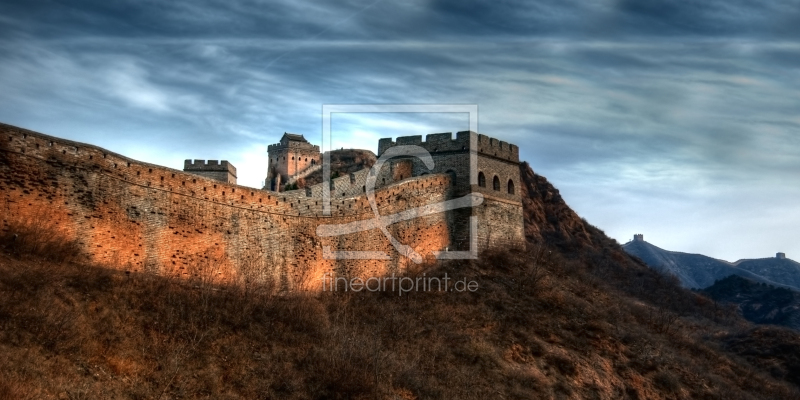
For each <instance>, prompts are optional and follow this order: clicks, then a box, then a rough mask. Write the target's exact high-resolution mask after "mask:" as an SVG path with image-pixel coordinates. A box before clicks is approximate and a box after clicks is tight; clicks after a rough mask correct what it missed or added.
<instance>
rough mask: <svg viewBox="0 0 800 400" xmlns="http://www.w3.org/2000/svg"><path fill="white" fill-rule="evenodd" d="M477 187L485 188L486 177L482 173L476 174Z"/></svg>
mask: <svg viewBox="0 0 800 400" xmlns="http://www.w3.org/2000/svg"><path fill="white" fill-rule="evenodd" d="M478 186H480V187H486V175H484V174H483V172H478Z"/></svg>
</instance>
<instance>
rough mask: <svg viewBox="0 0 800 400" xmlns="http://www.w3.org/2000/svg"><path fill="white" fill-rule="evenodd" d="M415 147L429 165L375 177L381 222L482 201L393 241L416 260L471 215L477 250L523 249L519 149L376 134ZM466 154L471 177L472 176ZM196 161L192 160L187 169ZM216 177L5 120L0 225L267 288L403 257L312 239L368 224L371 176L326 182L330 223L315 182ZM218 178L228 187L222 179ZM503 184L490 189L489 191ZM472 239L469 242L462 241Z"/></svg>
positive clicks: (126, 261) (155, 266) (371, 269)
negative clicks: (330, 229) (458, 201)
mask: <svg viewBox="0 0 800 400" xmlns="http://www.w3.org/2000/svg"><path fill="white" fill-rule="evenodd" d="M404 144H414V145H417V146H421V147H423V148H425V149H426V150H427V151H429V152H430V153H431V155H432V156H433V159H434V160H435V162H436V167H435V168H434V169H433V170H427V167H425V166H424V165H423V164H422V163H421V162H420V161H419V160H417V159H411V158H405V159H403V158H398V159H396V160H393V161H392V162H391V163H389V164H387V165H386V166H385V167H384V168H383V169H381V170H380V171H379V172H378V176H377V182H378V184H377V189H376V190H375V200H376V203H377V206H378V209H379V212H380V215H391V214H395V213H399V212H402V211H404V210H409V209H413V208H415V207H421V206H425V205H431V204H436V203H440V202H444V201H446V200H448V199H452V198H454V197H456V196H459V195H462V194H464V193H481V194H482V196H483V198H484V201H483V203H482V204H481V205H479V206H477V207H473V208H465V209H460V210H453V211H448V212H443V213H436V214H430V215H427V216H423V217H418V218H413V219H408V220H404V221H401V222H397V223H394V224H392V225H390V226H388V227H387V228H388V230H389V231H390V232H391V234H392V236H394V237H395V238H396V239H397V240H398V241H399V242H401V243H404V244H407V245H409V246H411V247H412V248H414V249H415V250H416V251H417V252H418V253H420V254H422V255H423V256H425V257H432V256H431V254H432V252H435V251H443V250H455V249H462V248H463V247H464V246H465V241H464V240H463V238H464V235H466V234H468V233H469V229H468V227H469V223H468V222H467V221H468V220H469V217H471V216H476V217H477V221H479V222H478V226H477V232H476V234H477V243H478V247H479V250H480V251H482V250H484V249H486V248H490V247H498V246H499V247H505V248H510V247H521V246H524V235H523V227H522V208H521V200H520V197H519V191H518V190H515V189H514V185H518V184H519V168H518V163H519V162H518V157H519V156H518V149H517V147H516V146H513V145H509V144H507V143H504V142H500V141H497V140H496V139H492V138H488V137H486V136H483V135H478V134H476V133H474V132H459V133H458V134H457V138H456V139H452V138H451V134H449V133H447V134H435V135H428V136H427V137H426V140H424V141H423V140H422V137H421V136H412V137H404V138H397V139H396V141H392V140H391V139H382V140H381V141H380V143H379V154H381V153H383V152H384V151H386V149H388V148H390V147H393V146H398V145H404ZM470 156H473V157H477V159H476V160H477V167H478V170H480V175H481V176H480V178H479V179H477V182H475V181H476V179H475V178H468V177H469V176H470V175H469V162H470ZM190 164H191V166H192V167H195V166H198V165H199V164H196V163H190ZM215 166H218V167H219V168H218V169H220V174H227V177H226V176H222V175H220V176H219V177H217V178H210V177H208V176H201V175H196V174H193V173H191V168H190V166H189V165H185V166H184V167H185V168H186V169H187V171H181V170H176V169H171V168H167V167H163V166H159V165H153V164H148V163H144V162H140V161H136V160H132V159H130V158H127V157H125V156H122V155H119V154H115V153H112V152H109V151H107V150H105V149H102V148H100V147H96V146H92V145H89V144H84V143H78V142H73V141H69V140H64V139H60V138H56V137H52V136H48V135H45V134H41V133H37V132H33V131H29V130H25V129H22V128H18V127H14V126H10V125H5V124H0V194H1V195H0V209H1V210H2V212H3V217H2V219H3V221H2V223H3V226H2V229H4V230H8V229H13V228H14V227H15V226H19V225H20V224H34V225H36V224H38V225H42V226H48V227H51V229H52V231H53V232H52V234H53V235H60V236H62V237H63V238H65V239H67V240H74V241H76V242H77V243H79V245H80V247H81V250H82V251H83V253H85V255H86V257H87V258H88V261H90V262H92V263H95V264H98V265H103V266H108V267H111V268H119V269H125V270H128V271H132V272H133V271H138V272H148V273H158V274H162V275H168V276H184V277H186V276H197V277H203V276H206V277H211V278H214V279H220V280H223V281H225V280H229V281H235V280H248V281H260V280H272V281H274V282H278V283H279V284H280V285H281V287H283V288H300V287H315V285H316V283H317V282H318V281H319V278H320V277H321V276H322V275H323V274H325V273H336V274H344V275H352V276H377V275H381V274H386V273H390V272H392V271H399V270H402V269H403V268H405V266H406V265H407V264H408V263H409V260H408V259H407V258H405V257H403V256H401V255H400V254H398V253H397V251H396V250H395V249H394V247H393V246H392V245H391V243H390V242H389V241H388V240H387V238H386V237H385V236H384V235H383V234H382V233H381V231H379V230H378V229H370V230H364V231H361V232H355V233H350V234H346V235H341V236H334V237H321V236H319V235H318V234H317V229H318V227H319V226H321V225H330V224H344V223H357V221H362V222H365V223H367V222H369V221H370V220H372V219H374V218H375V216H374V214H373V212H372V210H371V209H370V206H369V204H368V200H367V197H366V195H365V187H364V186H365V181H366V178H367V174H369V170H362V171H359V172H357V173H355V174H350V175H346V176H342V177H339V178H336V179H333V180H332V182H331V186H330V188H331V189H330V194H331V204H330V215H325V213H323V201H322V198H321V192H322V184H319V185H314V186H311V187H308V188H304V189H300V190H293V191H288V192H276V191H268V190H262V189H254V188H250V187H245V186H241V185H236V184H235V183H232V182H230V179H231V174H232V177H233V182H235V174H236V170H235V168H233V167H232V166H229V165H227V164H226V165H223V164H222V163H219V164H215ZM226 179H227V181H226ZM498 182H499V184H498ZM467 245H468V244H467ZM325 246H328V247H330V248H334V249H340V250H341V249H344V250H353V251H362V250H363V251H383V252H386V253H388V254H391V255H392V256H391V257H390V258H389V259H386V260H328V259H325V257H323V247H325Z"/></svg>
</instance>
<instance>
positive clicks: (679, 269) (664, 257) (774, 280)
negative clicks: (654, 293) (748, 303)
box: [622, 235, 800, 290]
mask: <svg viewBox="0 0 800 400" xmlns="http://www.w3.org/2000/svg"><path fill="white" fill-rule="evenodd" d="M622 248H623V249H624V250H625V251H626V252H627V253H628V254H630V255H633V256H636V257H638V258H640V259H641V260H642V261H644V262H645V263H646V264H647V265H649V266H650V267H651V268H653V269H656V270H659V271H661V272H664V273H667V274H671V275H675V276H676V277H678V279H679V280H680V281H681V284H682V285H683V286H684V287H687V288H692V289H702V288H706V287H709V286H711V285H713V284H714V282H716V281H717V280H720V279H723V278H726V277H728V276H731V275H738V276H741V277H744V278H747V279H751V280H753V281H756V282H760V283H766V284H770V285H773V286H778V287H789V288H791V289H795V290H800V264H798V263H796V262H794V261H792V260H789V259H777V258H774V259H758V260H739V261H737V262H736V263H730V262H727V261H724V260H718V259H716V258H711V257H708V256H704V255H702V254H690V253H681V252H677V251H669V250H664V249H662V248H660V247H657V246H654V245H652V244H650V243H648V242H645V241H644V238H643V237H642V236H639V235H637V236H636V239H634V240H633V241H631V242H628V243H626V244H624V245H622ZM773 261H775V262H777V263H773Z"/></svg>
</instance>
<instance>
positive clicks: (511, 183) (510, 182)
mask: <svg viewBox="0 0 800 400" xmlns="http://www.w3.org/2000/svg"><path fill="white" fill-rule="evenodd" d="M508 194H514V181H513V180H511V179H509V180H508Z"/></svg>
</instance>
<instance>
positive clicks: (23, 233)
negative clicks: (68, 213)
mask: <svg viewBox="0 0 800 400" xmlns="http://www.w3.org/2000/svg"><path fill="white" fill-rule="evenodd" d="M31 215H33V216H32V217H22V216H9V218H8V219H7V220H5V221H4V222H5V224H4V225H5V226H4V227H3V230H2V231H0V246H2V247H4V248H5V249H6V250H8V251H9V252H10V253H12V254H14V255H17V256H20V255H32V256H37V257H41V258H43V259H46V260H48V261H52V262H57V263H63V262H70V261H76V260H78V259H79V258H80V256H81V247H80V244H79V243H78V242H77V241H76V240H70V239H67V238H66V237H65V235H64V234H63V233H62V232H61V230H60V229H59V227H58V226H57V224H56V222H55V221H54V220H52V219H51V218H49V217H48V215H49V214H48V213H47V212H46V211H45V210H42V211H39V212H32V213H31Z"/></svg>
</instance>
